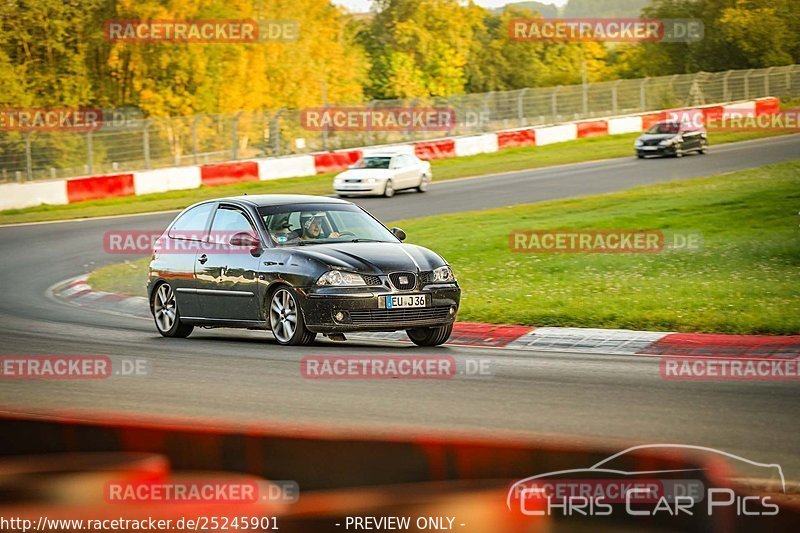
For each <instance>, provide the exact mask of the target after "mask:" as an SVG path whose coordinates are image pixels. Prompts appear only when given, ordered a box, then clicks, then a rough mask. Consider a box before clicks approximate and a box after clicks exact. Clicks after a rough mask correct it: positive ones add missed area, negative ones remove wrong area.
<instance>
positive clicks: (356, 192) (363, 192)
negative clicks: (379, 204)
mask: <svg viewBox="0 0 800 533" xmlns="http://www.w3.org/2000/svg"><path fill="white" fill-rule="evenodd" d="M385 187H386V182H385V181H383V180H381V181H377V182H376V183H342V184H339V185H337V184H334V185H333V190H334V191H336V194H343V195H347V196H374V195H376V194H377V195H380V194H383V190H384V188H385Z"/></svg>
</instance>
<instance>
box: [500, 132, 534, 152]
mask: <svg viewBox="0 0 800 533" xmlns="http://www.w3.org/2000/svg"><path fill="white" fill-rule="evenodd" d="M535 145H536V130H535V129H533V128H523V129H519V130H508V131H498V132H497V148H498V149H500V150H505V149H506V148H517V147H520V146H535Z"/></svg>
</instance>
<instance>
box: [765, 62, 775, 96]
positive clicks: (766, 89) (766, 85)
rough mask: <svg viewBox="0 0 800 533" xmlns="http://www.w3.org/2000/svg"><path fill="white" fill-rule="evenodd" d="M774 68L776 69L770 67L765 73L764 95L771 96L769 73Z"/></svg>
mask: <svg viewBox="0 0 800 533" xmlns="http://www.w3.org/2000/svg"><path fill="white" fill-rule="evenodd" d="M773 70H775V67H769V68H768V69H767V72H766V73H765V74H764V96H769V75H770V74H772V71H773Z"/></svg>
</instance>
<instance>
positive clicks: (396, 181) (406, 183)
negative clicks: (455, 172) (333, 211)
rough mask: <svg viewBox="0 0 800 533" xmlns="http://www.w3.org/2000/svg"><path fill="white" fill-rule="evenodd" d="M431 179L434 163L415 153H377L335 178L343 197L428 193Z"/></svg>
mask: <svg viewBox="0 0 800 533" xmlns="http://www.w3.org/2000/svg"><path fill="white" fill-rule="evenodd" d="M430 182H431V164H430V163H428V162H427V161H423V160H421V159H420V158H418V157H417V156H416V155H414V154H411V153H399V152H373V153H370V154H365V155H364V156H363V157H362V158H361V160H360V161H359V162H358V163H356V164H355V165H352V166H351V167H350V168H349V169H348V170H345V171H344V172H342V173H341V174H339V175H337V176H336V177H335V178H334V179H333V189H334V190H335V191H336V194H337V195H338V196H340V197H347V196H374V195H377V196H386V197H387V198H390V197H392V196H394V193H395V191H400V190H403V189H416V190H417V191H419V192H425V191H426V190H427V189H428V185H429V184H430Z"/></svg>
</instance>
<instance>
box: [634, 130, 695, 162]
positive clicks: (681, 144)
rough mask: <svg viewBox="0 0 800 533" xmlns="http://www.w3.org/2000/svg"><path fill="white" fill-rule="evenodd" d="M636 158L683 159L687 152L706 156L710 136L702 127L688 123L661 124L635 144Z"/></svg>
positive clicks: (647, 132)
mask: <svg viewBox="0 0 800 533" xmlns="http://www.w3.org/2000/svg"><path fill="white" fill-rule="evenodd" d="M634 146H635V148H636V157H638V158H640V159H641V158H644V157H646V156H649V155H660V156H666V155H671V156H675V157H683V156H684V154H686V153H687V152H698V153H701V154H705V153H706V152H707V151H708V135H707V134H706V130H705V129H704V128H702V127H698V126H695V125H694V124H691V123H688V122H671V121H665V122H659V123H657V124H654V125H653V126H652V127H651V128H650V129H648V130H647V131H646V132H644V133H643V134H642V135H641V136H640V137H639V138H638V139H636V142H635V143H634Z"/></svg>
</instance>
